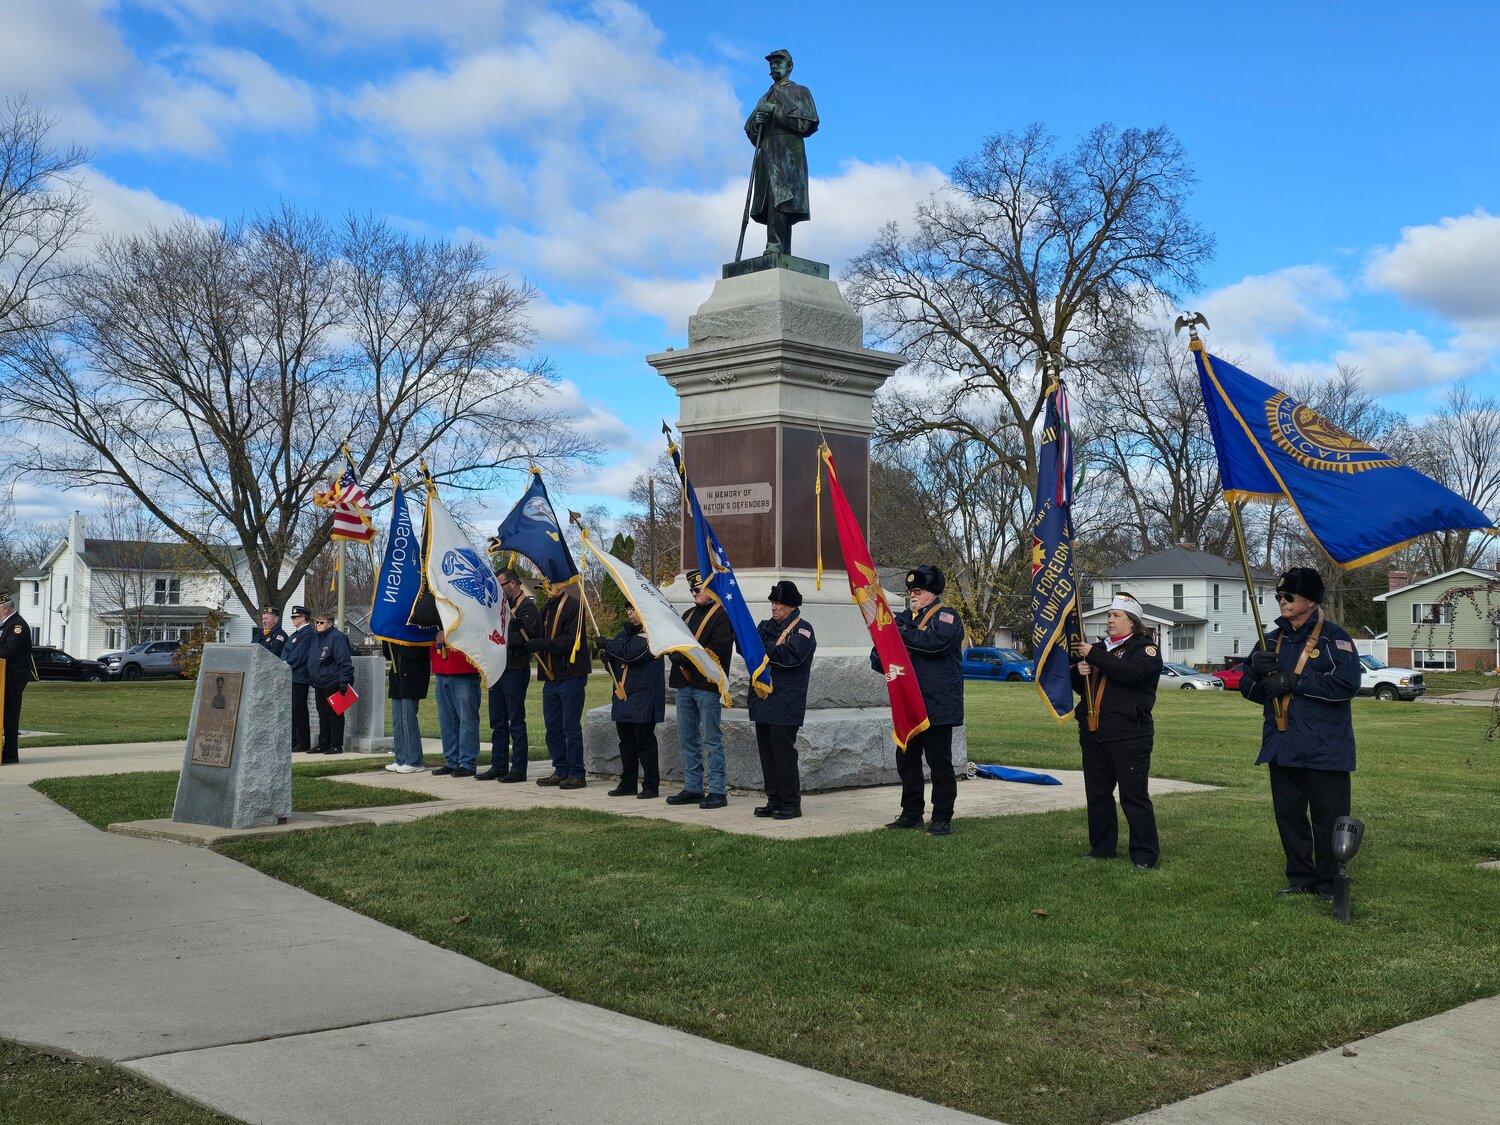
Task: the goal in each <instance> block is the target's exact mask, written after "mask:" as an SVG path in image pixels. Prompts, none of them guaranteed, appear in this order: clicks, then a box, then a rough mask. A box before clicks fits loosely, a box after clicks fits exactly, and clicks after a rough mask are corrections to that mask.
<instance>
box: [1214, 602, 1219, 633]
mask: <svg viewBox="0 0 1500 1125" xmlns="http://www.w3.org/2000/svg"><path fill="white" fill-rule="evenodd" d="M1214 608H1215V609H1218V608H1219V607H1218V606H1215V607H1214ZM1218 635H1219V623H1218V622H1217V621H1215V622H1214V636H1216V637H1217V636H1218Z"/></svg>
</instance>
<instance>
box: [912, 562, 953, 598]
mask: <svg viewBox="0 0 1500 1125" xmlns="http://www.w3.org/2000/svg"><path fill="white" fill-rule="evenodd" d="M946 585H948V580H947V579H946V578H944V577H943V568H942V567H940V566H919V567H917V569H916V570H908V571H907V572H906V588H907V589H908V590H926V591H928V592H929V593H931V594H934V595H935V594H941V593H942V592H943V587H944V586H946Z"/></svg>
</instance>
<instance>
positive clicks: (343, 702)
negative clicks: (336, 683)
mask: <svg viewBox="0 0 1500 1125" xmlns="http://www.w3.org/2000/svg"><path fill="white" fill-rule="evenodd" d="M358 702H359V695H358V694H357V693H356V692H355V690H354V685H353V684H350V685H349V686H348V687H346V688H345V689H344V690H343V691H341V692H339V693H337V694H336V695H330V696H329V697H328V706H330V707H332V708H333V713H334V714H335V715H342V714H343V713H344V712H345V711H347V710H349V708H351V707H353V706H354V705H355V704H356V703H358Z"/></svg>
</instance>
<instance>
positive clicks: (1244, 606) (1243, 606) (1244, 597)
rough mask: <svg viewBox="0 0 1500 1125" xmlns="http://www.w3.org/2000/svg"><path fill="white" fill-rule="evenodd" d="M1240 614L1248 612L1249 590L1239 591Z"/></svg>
mask: <svg viewBox="0 0 1500 1125" xmlns="http://www.w3.org/2000/svg"><path fill="white" fill-rule="evenodd" d="M1240 612H1241V613H1249V612H1250V591H1249V590H1241V591H1240Z"/></svg>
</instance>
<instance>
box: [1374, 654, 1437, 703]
mask: <svg viewBox="0 0 1500 1125" xmlns="http://www.w3.org/2000/svg"><path fill="white" fill-rule="evenodd" d="M1359 661H1360V663H1361V664H1363V665H1364V668H1363V669H1362V675H1361V680H1360V685H1359V694H1360V695H1373V696H1374V697H1375V698H1376V699H1383V700H1387V701H1389V700H1392V699H1405V700H1407V701H1408V702H1410V701H1411V700H1413V699H1416V698H1417V696H1419V695H1421V694H1422V693H1423V692H1425V691H1426V690H1427V685H1426V684H1425V683H1424V682H1423V681H1422V673H1421V672H1414V671H1412V670H1411V669H1410V668H1392V667H1390V666H1389V665H1388V664H1382V663H1381V662H1380V660H1379V658H1377V657H1374V656H1369V655H1363V656H1361V657H1360V658H1359Z"/></svg>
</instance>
